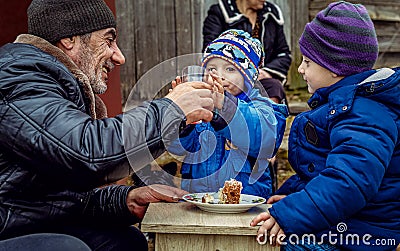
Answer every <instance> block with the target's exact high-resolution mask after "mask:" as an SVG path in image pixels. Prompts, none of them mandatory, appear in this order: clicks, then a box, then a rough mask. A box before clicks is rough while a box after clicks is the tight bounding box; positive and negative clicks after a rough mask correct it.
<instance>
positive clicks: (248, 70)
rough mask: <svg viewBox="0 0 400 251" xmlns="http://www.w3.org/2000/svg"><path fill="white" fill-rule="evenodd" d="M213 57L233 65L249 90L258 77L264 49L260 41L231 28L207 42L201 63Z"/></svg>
mask: <svg viewBox="0 0 400 251" xmlns="http://www.w3.org/2000/svg"><path fill="white" fill-rule="evenodd" d="M215 57H219V58H222V59H225V60H227V61H228V62H230V63H232V64H233V65H235V66H236V68H238V69H239V70H240V72H241V73H242V75H243V76H244V78H245V86H246V87H247V90H248V92H250V91H251V89H252V88H253V86H254V81H256V80H257V77H258V67H259V66H262V65H263V63H264V49H263V47H262V45H261V42H260V41H259V40H258V39H255V38H252V37H251V36H250V34H249V33H247V32H245V31H242V30H236V29H231V30H227V31H225V32H223V33H222V34H221V35H220V36H219V37H218V38H216V39H215V40H214V41H212V42H211V43H210V44H208V46H207V47H206V49H205V50H204V56H203V61H202V65H203V66H206V65H207V62H208V61H209V60H210V59H212V58H215ZM246 94H248V93H246Z"/></svg>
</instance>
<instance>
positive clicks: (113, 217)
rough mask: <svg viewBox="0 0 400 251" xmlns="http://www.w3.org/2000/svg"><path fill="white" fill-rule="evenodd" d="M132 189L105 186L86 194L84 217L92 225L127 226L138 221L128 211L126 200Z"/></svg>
mask: <svg viewBox="0 0 400 251" xmlns="http://www.w3.org/2000/svg"><path fill="white" fill-rule="evenodd" d="M132 189H133V187H130V186H106V187H103V188H99V189H95V190H93V191H92V192H90V193H88V197H87V202H86V207H85V209H84V212H83V213H84V215H86V216H88V217H86V219H87V220H90V221H92V223H93V224H99V223H100V222H101V224H104V225H108V224H112V225H124V226H126V225H129V224H135V223H137V222H139V221H140V220H139V219H138V218H137V217H136V216H134V215H133V214H132V213H131V212H130V211H129V209H128V206H127V204H126V199H127V197H128V193H129V191H130V190H132Z"/></svg>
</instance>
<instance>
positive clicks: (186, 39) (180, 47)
mask: <svg viewBox="0 0 400 251" xmlns="http://www.w3.org/2000/svg"><path fill="white" fill-rule="evenodd" d="M191 5H192V1H188V0H175V13H176V33H177V34H176V46H177V54H178V55H183V54H188V53H191V52H192V48H193V47H192V46H193V41H192V32H193V31H192V18H191V10H192V9H191Z"/></svg>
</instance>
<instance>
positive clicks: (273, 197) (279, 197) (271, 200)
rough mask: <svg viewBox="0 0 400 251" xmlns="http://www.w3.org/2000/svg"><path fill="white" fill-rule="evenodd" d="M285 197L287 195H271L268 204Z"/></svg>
mask: <svg viewBox="0 0 400 251" xmlns="http://www.w3.org/2000/svg"><path fill="white" fill-rule="evenodd" d="M285 197H286V195H274V196H271V197H269V199H268V201H267V204H273V203H275V202H278V201H280V200H281V199H283V198H285Z"/></svg>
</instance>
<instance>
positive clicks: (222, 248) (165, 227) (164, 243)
mask: <svg viewBox="0 0 400 251" xmlns="http://www.w3.org/2000/svg"><path fill="white" fill-rule="evenodd" d="M265 210H267V205H265V204H263V205H260V206H257V207H254V208H252V209H250V210H249V211H248V212H245V213H238V214H219V213H208V212H204V211H202V210H200V209H199V208H197V207H196V206H195V205H193V204H190V203H188V202H179V203H151V204H150V206H149V208H148V210H147V212H146V215H145V216H144V219H143V221H142V224H141V229H142V231H143V232H149V233H155V234H156V237H155V251H172V250H177V251H182V250H185V251H194V250H199V251H211V250H212V251H228V250H229V251H236V250H237V251H246V250H251V251H253V250H254V251H257V250H263V251H265V250H279V248H277V247H272V246H268V245H259V244H258V243H257V241H256V233H257V229H258V227H250V221H251V220H252V219H253V218H254V217H255V216H256V215H258V214H259V213H261V212H264V211H265Z"/></svg>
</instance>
